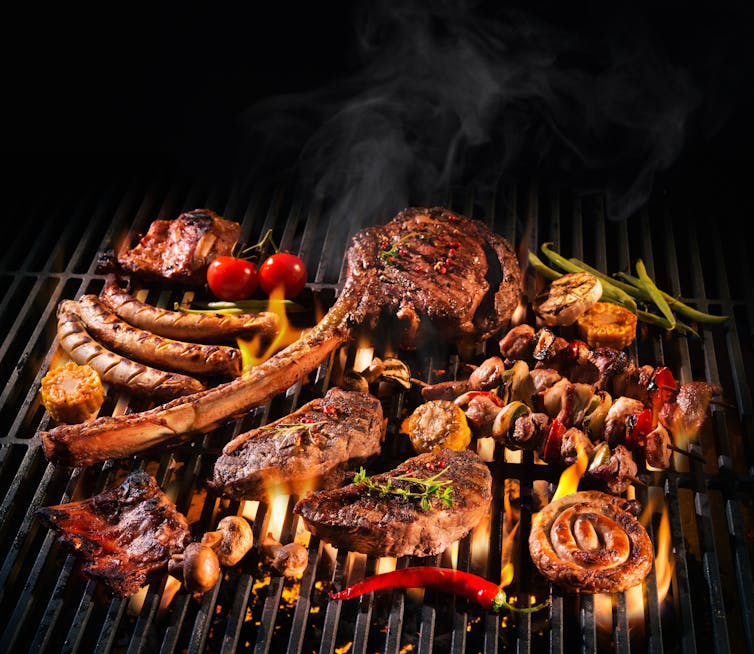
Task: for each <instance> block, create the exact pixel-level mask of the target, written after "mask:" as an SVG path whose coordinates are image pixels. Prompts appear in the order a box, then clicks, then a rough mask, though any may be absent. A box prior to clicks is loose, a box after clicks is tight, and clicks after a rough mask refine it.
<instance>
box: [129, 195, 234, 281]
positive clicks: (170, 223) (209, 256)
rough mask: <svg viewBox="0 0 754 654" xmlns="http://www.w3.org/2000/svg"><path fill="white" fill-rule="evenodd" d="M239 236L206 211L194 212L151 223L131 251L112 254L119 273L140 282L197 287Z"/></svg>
mask: <svg viewBox="0 0 754 654" xmlns="http://www.w3.org/2000/svg"><path fill="white" fill-rule="evenodd" d="M240 236H241V225H240V224H239V223H237V222H234V221H232V220H226V219H225V218H221V217H220V216H218V215H217V214H216V213H215V212H213V211H210V210H209V209H194V210H193V211H188V212H186V213H182V214H181V215H180V216H178V217H177V218H175V219H173V220H155V221H153V222H152V224H151V225H150V226H149V230H148V231H147V233H146V234H145V235H144V236H142V237H141V238H140V239H139V242H138V243H137V244H136V245H135V246H134V247H132V248H128V247H127V245H128V244H126V247H122V248H120V249H119V250H118V252H117V253H116V257H117V259H118V264H119V265H120V267H121V268H123V270H125V271H127V272H129V273H133V274H135V275H137V276H139V277H142V278H144V279H152V280H158V281H169V282H174V283H177V284H183V285H186V286H195V287H198V286H201V285H202V284H204V282H205V276H206V273H207V267H208V266H209V264H210V263H211V262H212V260H213V259H214V258H216V257H218V256H220V255H229V254H231V252H232V251H233V246H234V245H235V244H236V241H238V239H239V237H240Z"/></svg>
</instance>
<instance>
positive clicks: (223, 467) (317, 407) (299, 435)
mask: <svg viewBox="0 0 754 654" xmlns="http://www.w3.org/2000/svg"><path fill="white" fill-rule="evenodd" d="M382 435H383V425H382V405H381V404H380V401H379V400H378V399H377V398H376V397H374V396H372V395H369V394H368V393H360V392H356V391H345V390H342V389H340V388H337V387H336V388H331V389H330V390H329V391H328V392H327V393H326V395H325V396H324V397H323V398H321V399H316V400H312V401H311V402H308V403H307V404H305V405H304V406H302V407H301V408H300V409H298V410H297V411H295V412H294V413H291V414H289V415H287V416H285V417H284V418H281V419H280V420H276V421H275V422H271V423H270V424H268V425H265V426H264V427H260V428H259V429H254V430H252V431H249V432H246V433H244V434H241V435H239V436H237V437H236V438H234V439H233V440H232V441H231V442H230V443H228V444H227V445H226V446H225V447H224V448H223V453H222V455H221V456H220V457H219V458H218V459H217V461H216V462H215V468H214V475H213V478H212V480H211V481H210V482H209V485H210V486H211V487H212V488H214V489H216V490H217V491H218V492H220V493H222V494H223V495H225V496H227V497H231V498H233V499H238V500H243V499H251V500H264V499H267V498H268V497H269V496H270V493H271V492H275V490H280V491H282V492H285V493H300V492H303V491H304V490H309V489H311V488H327V487H331V486H334V485H337V484H339V483H340V482H341V481H342V479H343V473H344V471H345V470H347V469H349V468H351V467H352V466H354V465H359V464H360V463H364V462H365V461H366V460H367V459H369V458H371V457H372V456H374V455H376V454H378V453H379V451H380V443H381V440H382Z"/></svg>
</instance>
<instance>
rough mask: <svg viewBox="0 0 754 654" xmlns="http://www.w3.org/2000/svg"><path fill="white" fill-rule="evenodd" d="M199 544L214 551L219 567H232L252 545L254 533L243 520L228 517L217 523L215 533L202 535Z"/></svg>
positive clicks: (234, 516)
mask: <svg viewBox="0 0 754 654" xmlns="http://www.w3.org/2000/svg"><path fill="white" fill-rule="evenodd" d="M201 542H202V544H203V545H207V546H208V547H211V548H212V549H213V550H214V551H215V553H216V554H217V558H218V560H219V561H220V565H224V566H234V565H236V564H237V563H238V562H239V561H240V560H241V559H242V558H243V557H244V556H246V553H247V552H248V551H249V550H250V549H251V548H252V546H253V545H254V532H253V531H252V530H251V525H250V524H249V523H248V521H247V520H246V519H245V518H243V517H241V516H237V515H229V516H226V517H224V518H223V519H222V520H220V522H218V523H217V530H216V531H208V532H207V533H206V534H204V536H202V541H201Z"/></svg>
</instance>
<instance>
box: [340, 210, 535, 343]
mask: <svg viewBox="0 0 754 654" xmlns="http://www.w3.org/2000/svg"><path fill="white" fill-rule="evenodd" d="M348 266H349V270H364V269H373V270H374V271H375V273H376V274H377V276H378V278H379V282H380V283H379V285H378V286H376V287H375V288H374V295H372V294H370V296H369V301H370V303H371V306H372V307H373V313H372V316H371V318H372V321H374V322H376V320H377V318H378V317H379V316H380V315H381V314H383V313H384V314H386V315H388V316H390V317H393V316H396V317H397V318H398V320H399V322H400V324H401V337H402V338H401V346H402V347H404V348H406V349H411V348H413V347H415V346H416V343H417V339H419V338H421V337H422V336H430V333H429V332H425V331H424V330H422V329H421V327H422V325H423V318H428V319H429V321H430V322H431V323H432V327H433V328H434V330H436V331H434V330H433V331H432V333H431V336H432V337H436V336H437V334H438V333H439V335H440V336H441V337H442V338H445V339H450V340H458V339H461V340H464V339H473V338H486V337H488V336H490V335H492V334H493V333H495V332H497V331H498V330H500V329H501V328H502V327H504V326H506V325H507V324H508V322H509V321H510V318H511V316H512V314H513V311H514V309H515V308H516V307H517V306H518V303H519V300H520V298H521V271H520V268H519V262H518V258H517V257H516V254H515V253H514V251H513V248H512V247H511V245H510V243H509V242H508V241H507V240H506V239H505V238H504V237H502V236H500V235H498V234H495V233H493V232H492V231H490V230H489V229H488V228H487V226H486V225H485V224H484V223H482V222H480V221H477V220H472V219H470V218H467V217H465V216H461V215H459V214H455V213H452V212H450V211H448V210H447V209H443V208H440V207H434V208H423V207H411V208H408V209H405V210H404V211H402V212H400V213H399V214H398V215H397V216H396V217H395V218H394V219H393V220H391V221H390V222H389V223H387V224H385V225H380V226H375V227H369V228H366V229H364V230H362V231H361V232H359V233H358V234H357V235H356V237H355V238H354V241H353V245H352V247H351V248H350V249H349V251H348Z"/></svg>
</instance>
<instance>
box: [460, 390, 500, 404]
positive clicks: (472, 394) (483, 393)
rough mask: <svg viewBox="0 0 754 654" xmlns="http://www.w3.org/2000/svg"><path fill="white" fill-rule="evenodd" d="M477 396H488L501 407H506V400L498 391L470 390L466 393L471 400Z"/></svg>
mask: <svg viewBox="0 0 754 654" xmlns="http://www.w3.org/2000/svg"><path fill="white" fill-rule="evenodd" d="M475 397H486V398H487V399H489V400H490V401H492V402H494V403H495V404H496V405H497V406H499V407H504V406H505V402H503V398H502V397H500V396H499V395H498V394H497V393H492V392H491V391H469V392H468V393H466V398H467V399H469V400H471V399H473V398H475Z"/></svg>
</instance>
